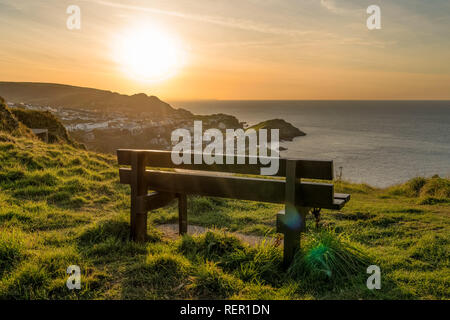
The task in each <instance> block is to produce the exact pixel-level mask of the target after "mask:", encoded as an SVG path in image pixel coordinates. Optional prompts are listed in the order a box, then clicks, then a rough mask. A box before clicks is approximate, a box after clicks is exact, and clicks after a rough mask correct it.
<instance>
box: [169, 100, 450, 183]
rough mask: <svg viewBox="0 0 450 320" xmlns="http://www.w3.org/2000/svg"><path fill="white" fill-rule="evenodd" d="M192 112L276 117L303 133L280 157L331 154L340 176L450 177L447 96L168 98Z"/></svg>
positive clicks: (389, 179) (251, 119) (369, 179)
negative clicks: (414, 98) (404, 98)
mask: <svg viewBox="0 0 450 320" xmlns="http://www.w3.org/2000/svg"><path fill="white" fill-rule="evenodd" d="M170 103H171V105H172V106H173V107H176V108H184V109H187V110H189V111H191V112H193V113H195V114H214V113H226V114H231V115H234V116H236V117H237V118H238V119H239V120H240V121H245V122H247V124H249V125H253V124H256V123H258V122H261V121H264V120H270V119H276V118H281V119H284V120H286V121H287V122H290V123H291V124H293V125H294V126H296V127H297V128H299V129H300V130H302V131H304V132H305V133H306V136H303V137H298V138H295V139H294V140H293V141H292V142H281V143H280V145H281V146H283V147H285V148H287V150H285V151H282V152H281V156H282V157H295V158H300V159H318V160H333V161H334V168H335V171H336V173H335V176H337V177H338V176H340V177H341V178H342V179H343V180H346V181H351V182H356V183H366V184H369V185H372V186H375V187H387V186H391V185H395V184H398V183H403V182H405V181H407V180H409V179H411V178H413V177H417V176H423V177H430V176H433V175H436V174H437V175H439V176H441V177H450V101H286V100H283V101H249V100H245V101H237V100H233V101H222V100H219V101H217V100H201V101H192V100H191V101H170Z"/></svg>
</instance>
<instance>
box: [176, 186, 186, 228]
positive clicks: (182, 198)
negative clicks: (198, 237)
mask: <svg viewBox="0 0 450 320" xmlns="http://www.w3.org/2000/svg"><path fill="white" fill-rule="evenodd" d="M177 197H178V227H179V228H178V230H179V233H180V235H183V234H185V233H187V225H188V222H187V196H186V194H177Z"/></svg>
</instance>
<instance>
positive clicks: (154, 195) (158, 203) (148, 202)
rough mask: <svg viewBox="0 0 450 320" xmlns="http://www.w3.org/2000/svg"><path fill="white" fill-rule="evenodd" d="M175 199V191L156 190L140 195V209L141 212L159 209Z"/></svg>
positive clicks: (138, 201)
mask: <svg viewBox="0 0 450 320" xmlns="http://www.w3.org/2000/svg"><path fill="white" fill-rule="evenodd" d="M173 199H175V194H173V193H167V192H156V191H154V192H151V193H149V194H147V195H145V196H140V197H138V199H137V203H138V204H137V205H138V210H139V211H140V212H146V211H151V210H155V209H159V208H162V207H164V206H166V205H168V204H169V203H170V202H171V201H172V200H173Z"/></svg>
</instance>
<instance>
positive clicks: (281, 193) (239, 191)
mask: <svg viewBox="0 0 450 320" xmlns="http://www.w3.org/2000/svg"><path fill="white" fill-rule="evenodd" d="M119 174H120V182H121V183H123V184H129V183H130V181H131V179H130V177H131V169H128V168H121V169H120V170H119ZM145 181H146V183H147V186H148V189H150V190H157V191H162V192H170V193H185V194H196V195H202V196H210V197H221V198H233V199H238V200H250V201H259V202H271V203H284V202H285V181H284V180H276V179H260V178H246V177H235V176H218V175H217V176H214V175H202V174H199V173H184V172H166V171H156V170H146V171H145ZM333 190H334V189H333V185H332V184H327V183H313V182H302V183H301V184H300V185H299V187H298V188H297V190H296V192H297V193H298V195H297V198H298V199H299V201H298V205H300V206H304V207H317V208H328V209H333V208H334V207H335V204H334V203H333V200H334V197H333Z"/></svg>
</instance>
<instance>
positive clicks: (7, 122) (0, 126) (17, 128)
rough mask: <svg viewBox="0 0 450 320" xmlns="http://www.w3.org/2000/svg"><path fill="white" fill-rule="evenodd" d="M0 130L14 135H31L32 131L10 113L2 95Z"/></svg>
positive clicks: (0, 99)
mask: <svg viewBox="0 0 450 320" xmlns="http://www.w3.org/2000/svg"><path fill="white" fill-rule="evenodd" d="M0 132H6V133H9V134H12V135H14V136H28V137H32V136H33V133H32V132H31V131H30V130H29V129H28V128H27V127H26V126H24V125H23V124H22V123H21V122H20V121H18V120H17V119H16V117H15V116H14V114H13V113H11V111H10V110H9V109H8V107H7V106H6V103H5V100H4V99H3V98H2V97H0Z"/></svg>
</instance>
